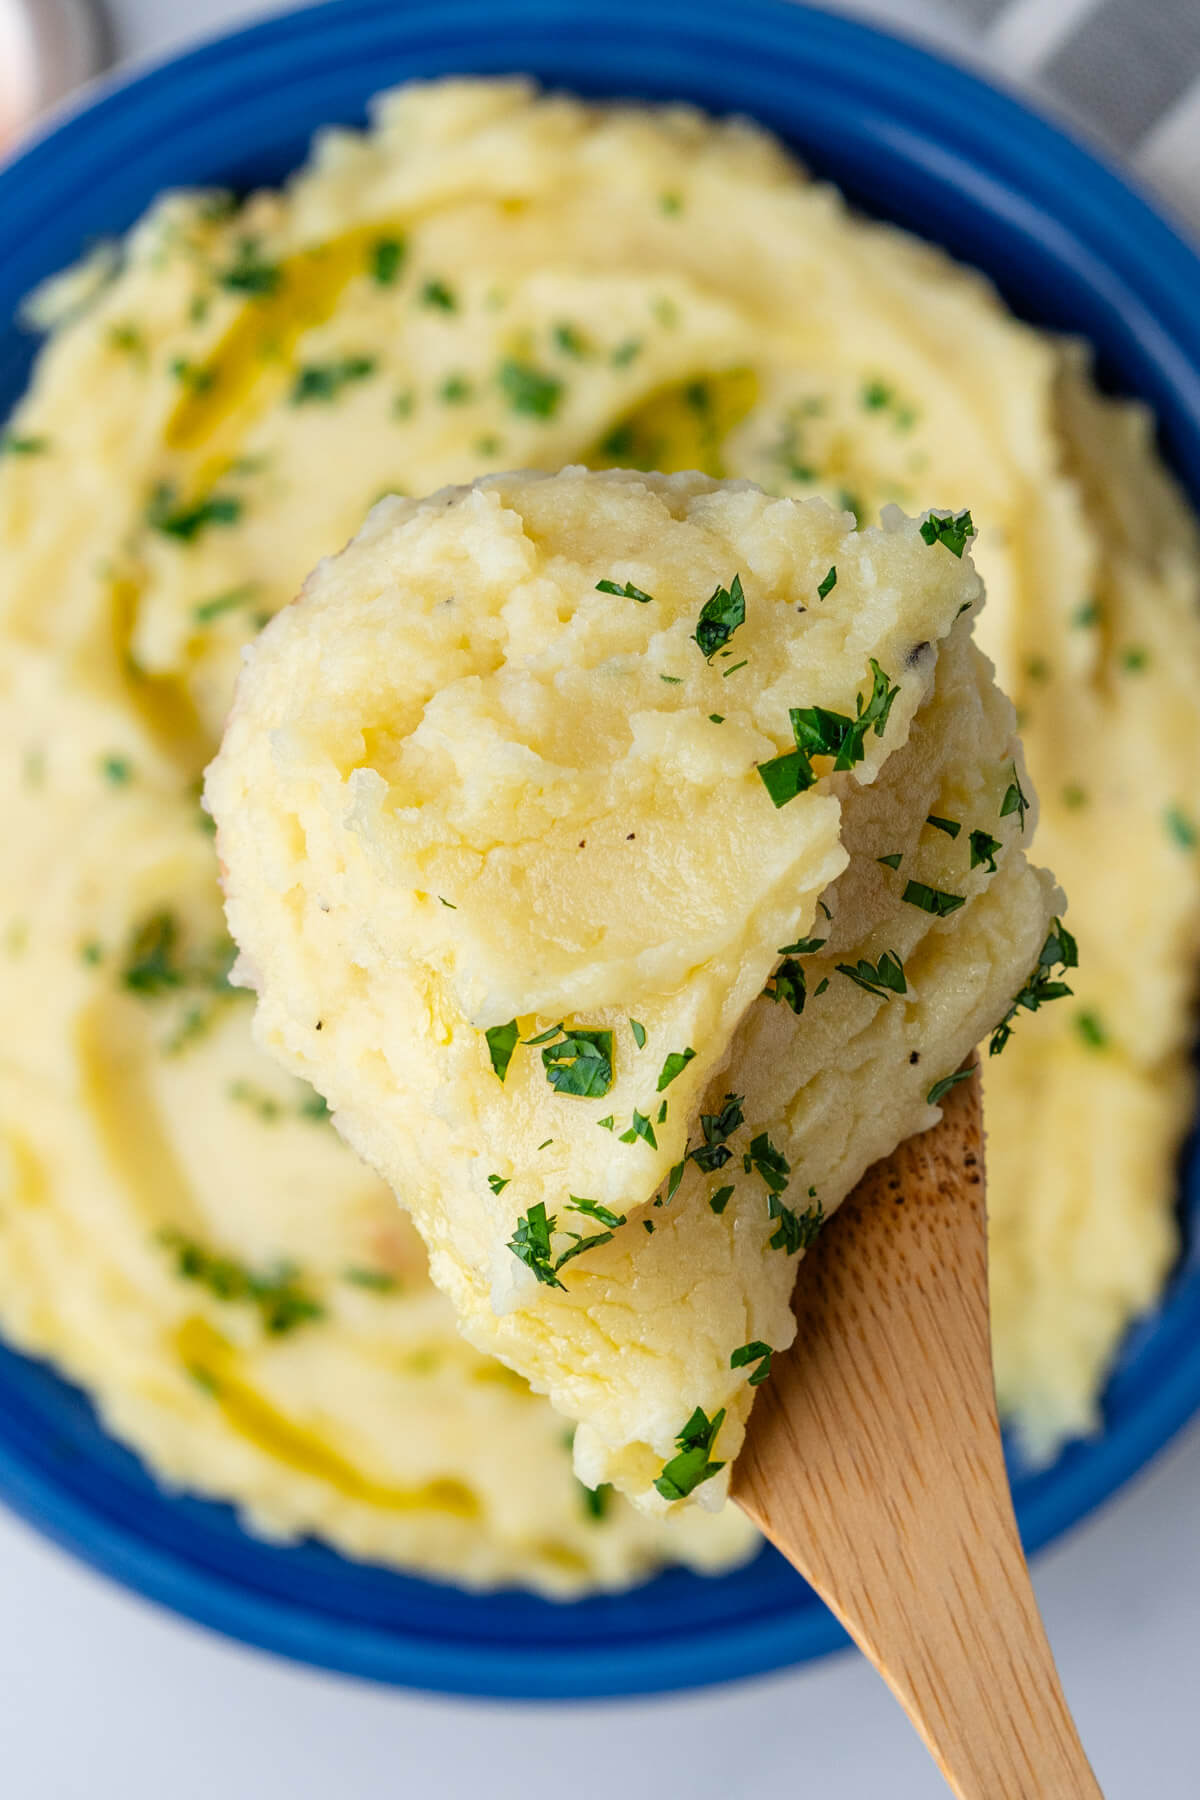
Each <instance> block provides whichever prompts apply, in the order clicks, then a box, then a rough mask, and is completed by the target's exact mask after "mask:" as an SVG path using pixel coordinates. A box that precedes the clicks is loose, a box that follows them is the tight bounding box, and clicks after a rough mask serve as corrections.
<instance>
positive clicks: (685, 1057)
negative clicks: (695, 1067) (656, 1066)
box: [656, 1047, 696, 1094]
mask: <svg viewBox="0 0 1200 1800" xmlns="http://www.w3.org/2000/svg"><path fill="white" fill-rule="evenodd" d="M695 1054H696V1052H695V1051H694V1050H693V1049H691V1048H690V1047H689V1048H688V1049H686V1050H672V1051H671V1053H670V1055H669V1056H668V1057H667V1059H666V1061H665V1062H664V1063H663V1066H662V1068H661V1069H660V1070H659V1075H658V1088H657V1090H656V1091H657V1092H658V1093H660V1094H661V1093H662V1091H663V1089H664V1088H668V1087H670V1085H671V1083H672V1082H673V1081H674V1080H675V1078H676V1076H677V1075H682V1074H683V1071H684V1070H685V1069H686V1068H687V1066H688V1064H689V1063H690V1062H691V1060H692V1058H693V1057H694V1056H695Z"/></svg>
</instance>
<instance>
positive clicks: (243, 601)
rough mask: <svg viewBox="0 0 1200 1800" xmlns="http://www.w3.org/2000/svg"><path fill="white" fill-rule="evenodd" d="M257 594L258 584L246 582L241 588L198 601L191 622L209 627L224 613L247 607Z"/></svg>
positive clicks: (227, 590) (228, 589)
mask: <svg viewBox="0 0 1200 1800" xmlns="http://www.w3.org/2000/svg"><path fill="white" fill-rule="evenodd" d="M258 592H259V587H258V583H257V582H256V581H247V582H245V583H244V584H243V586H241V587H235V588H226V590H225V592H224V593H222V594H214V595H213V597H212V599H211V600H198V601H197V602H196V604H195V606H193V608H192V621H193V623H194V624H196V625H211V624H212V622H213V620H214V619H219V618H220V617H221V616H222V615H223V614H224V613H230V612H235V611H236V610H237V609H238V608H239V607H242V606H248V605H249V604H250V602H251V601H252V600H254V599H256V598H257V597H258Z"/></svg>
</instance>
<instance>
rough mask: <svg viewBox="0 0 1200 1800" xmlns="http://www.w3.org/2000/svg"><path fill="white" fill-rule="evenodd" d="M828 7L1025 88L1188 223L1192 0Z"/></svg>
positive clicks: (1194, 178)
mask: <svg viewBox="0 0 1200 1800" xmlns="http://www.w3.org/2000/svg"><path fill="white" fill-rule="evenodd" d="M829 10H831V11H833V10H837V11H845V12H855V13H859V14H861V15H862V16H864V17H868V18H872V19H875V20H877V21H878V22H879V23H880V24H882V25H887V26H889V27H890V28H891V29H892V30H895V31H900V32H903V33H905V34H906V35H908V36H910V37H913V38H916V39H919V40H923V41H925V42H928V43H930V44H932V45H933V46H934V47H935V48H938V49H940V50H942V51H943V53H946V54H949V55H951V56H954V57H956V58H957V59H958V60H960V61H964V62H967V63H969V64H970V65H971V66H972V67H973V68H975V69H976V70H977V71H978V72H979V73H981V74H984V75H990V76H991V77H992V78H993V79H994V80H997V81H999V82H1000V83H1001V84H1003V85H1010V86H1015V87H1021V88H1024V89H1026V90H1027V91H1028V93H1029V94H1030V97H1031V98H1032V99H1033V100H1034V102H1035V103H1036V104H1037V105H1039V106H1040V107H1041V108H1042V110H1044V111H1046V112H1049V113H1051V114H1057V115H1058V117H1059V118H1060V119H1061V120H1063V121H1064V122H1065V123H1066V124H1067V125H1068V126H1070V127H1073V128H1074V129H1075V131H1076V132H1077V133H1079V132H1082V134H1083V135H1084V136H1090V137H1091V138H1092V139H1093V140H1094V141H1095V142H1097V143H1098V144H1099V146H1100V147H1101V148H1102V149H1105V150H1107V151H1108V152H1109V154H1110V155H1111V156H1114V157H1116V158H1117V159H1118V160H1123V161H1124V162H1126V163H1127V164H1128V165H1130V166H1131V168H1132V170H1133V173H1134V175H1135V176H1137V177H1138V178H1140V180H1141V181H1142V182H1143V184H1144V185H1146V186H1147V187H1150V188H1153V189H1157V191H1158V193H1159V195H1160V196H1161V197H1162V198H1163V199H1165V200H1166V201H1167V203H1168V206H1170V207H1172V208H1173V209H1174V210H1175V212H1176V214H1177V217H1178V219H1179V220H1180V221H1181V222H1183V223H1184V224H1186V225H1189V226H1190V227H1191V229H1192V232H1193V235H1194V234H1195V233H1196V232H1197V230H1198V229H1200V0H846V3H845V4H841V5H831V6H830V8H829ZM1198 303H1200V296H1198Z"/></svg>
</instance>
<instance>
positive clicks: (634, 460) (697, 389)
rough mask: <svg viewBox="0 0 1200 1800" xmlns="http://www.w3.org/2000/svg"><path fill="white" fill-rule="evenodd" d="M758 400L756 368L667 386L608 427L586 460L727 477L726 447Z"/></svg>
mask: <svg viewBox="0 0 1200 1800" xmlns="http://www.w3.org/2000/svg"><path fill="white" fill-rule="evenodd" d="M757 399H758V377H757V375H756V374H755V373H754V371H753V370H752V369H729V370H727V371H725V372H724V373H722V374H718V375H702V376H696V377H695V378H694V379H693V380H691V381H684V382H680V383H678V384H677V385H676V386H674V387H669V388H664V389H663V390H662V392H661V393H658V394H655V395H653V396H652V397H651V398H650V399H649V400H647V401H645V402H644V403H643V404H642V405H641V406H639V407H637V408H636V409H635V410H634V411H633V412H631V413H627V414H626V416H625V417H624V418H623V419H620V420H618V422H617V423H616V424H615V425H614V426H613V427H612V428H611V430H609V431H608V432H607V433H606V434H605V436H604V437H603V438H602V439H601V440H600V442H599V443H598V444H596V445H595V446H593V448H592V450H591V451H589V452H588V454H587V455H586V456H585V458H584V460H585V462H586V463H587V465H588V467H589V468H591V469H661V470H662V472H663V474H664V475H675V474H679V473H680V472H681V471H682V470H684V469H699V470H701V472H702V473H703V474H705V475H711V476H713V477H714V479H717V480H723V479H724V478H725V474H726V469H725V460H724V456H723V454H722V446H723V444H724V442H725V439H726V438H727V437H728V436H729V433H730V432H731V431H732V430H733V429H734V427H735V426H737V425H740V424H741V422H742V420H743V419H744V418H745V417H746V414H747V413H748V412H749V411H750V410H751V408H752V407H753V406H754V405H755V403H756V401H757Z"/></svg>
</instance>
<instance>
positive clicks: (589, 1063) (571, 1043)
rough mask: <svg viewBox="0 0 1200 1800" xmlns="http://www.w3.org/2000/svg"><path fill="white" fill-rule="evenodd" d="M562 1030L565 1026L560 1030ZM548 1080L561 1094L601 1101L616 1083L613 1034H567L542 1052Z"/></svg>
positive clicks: (603, 1032)
mask: <svg viewBox="0 0 1200 1800" xmlns="http://www.w3.org/2000/svg"><path fill="white" fill-rule="evenodd" d="M559 1030H560V1031H561V1030H562V1027H561V1026H560V1027H559ZM542 1067H543V1068H544V1069H545V1071H546V1080H547V1081H548V1082H549V1083H550V1086H551V1087H552V1088H553V1089H554V1091H555V1092H556V1093H558V1094H576V1095H578V1096H579V1097H580V1098H582V1099H585V1100H599V1099H600V1098H601V1096H602V1095H604V1094H607V1092H608V1090H609V1088H610V1087H611V1086H612V1084H613V1034H612V1032H611V1031H584V1030H582V1029H575V1030H572V1031H569V1032H567V1033H566V1034H565V1035H564V1036H563V1037H562V1038H561V1039H560V1040H559V1041H558V1042H557V1043H553V1044H547V1045H546V1047H545V1049H544V1050H543V1051H542Z"/></svg>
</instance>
